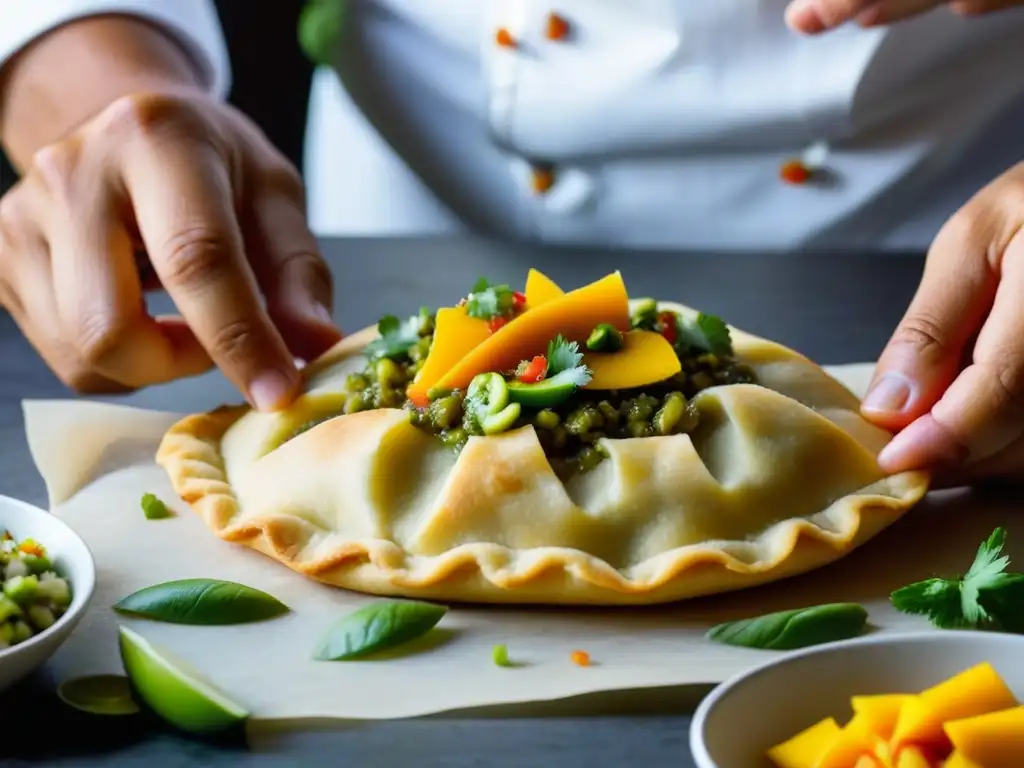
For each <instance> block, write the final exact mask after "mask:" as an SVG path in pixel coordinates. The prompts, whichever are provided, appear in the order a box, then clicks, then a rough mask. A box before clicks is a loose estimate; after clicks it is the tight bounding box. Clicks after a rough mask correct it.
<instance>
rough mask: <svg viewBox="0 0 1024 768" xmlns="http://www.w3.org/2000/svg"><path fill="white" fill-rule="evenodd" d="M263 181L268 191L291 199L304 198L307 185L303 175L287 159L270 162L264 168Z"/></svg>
mask: <svg viewBox="0 0 1024 768" xmlns="http://www.w3.org/2000/svg"><path fill="white" fill-rule="evenodd" d="M262 181H263V187H264V189H265V190H266V191H268V192H271V193H276V194H279V195H282V196H284V197H286V198H288V199H289V200H302V199H303V198H304V197H305V194H306V186H305V184H304V183H303V181H302V176H301V175H300V174H299V172H298V171H297V170H296V169H295V167H294V166H293V165H291V163H288V162H286V161H283V160H282V161H279V162H278V161H275V162H272V163H269V164H268V165H267V166H266V167H265V168H264V169H263V172H262Z"/></svg>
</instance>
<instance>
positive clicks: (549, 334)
mask: <svg viewBox="0 0 1024 768" xmlns="http://www.w3.org/2000/svg"><path fill="white" fill-rule="evenodd" d="M598 323H611V324H612V325H613V326H615V327H616V328H618V329H620V330H622V331H627V330H629V296H628V295H627V294H626V284H625V283H624V282H622V275H620V274H619V273H618V272H614V273H612V274H610V275H608V276H607V277H603V278H601V279H600V280H597V281H596V282H593V283H591V284H590V285H585V286H583V287H582V288H578V289H576V290H575V291H570V292H569V293H567V294H565V295H564V296H561V297H559V298H557V299H552V300H551V301H549V302H547V303H545V304H541V305H540V306H539V307H535V308H534V309H530V310H528V311H526V312H523V313H522V314H521V315H519V316H518V317H517V318H515V319H514V320H512V321H511V322H510V323H508V324H507V325H504V326H502V327H501V328H500V329H499V330H498V331H496V332H495V333H493V334H491V335H490V336H489V337H488V338H487V339H486V340H484V341H483V342H482V343H480V344H478V345H477V346H475V347H473V348H472V349H471V350H469V351H468V353H467V352H465V351H463V355H464V356H463V357H462V358H461V360H459V362H457V363H456V364H455V365H454V366H453V367H452V368H451V369H450V370H449V371H448V372H447V373H445V374H444V375H443V376H441V377H440V378H439V379H433V378H432V376H428V375H426V374H425V373H424V372H423V371H421V372H420V377H419V378H418V379H417V380H416V381H415V382H414V383H413V384H412V386H411V387H409V393H410V396H414V395H415V396H419V397H422V396H423V395H425V394H426V392H427V390H429V389H431V388H432V387H434V386H439V387H444V388H446V389H455V388H456V387H460V388H461V387H466V386H468V385H469V382H471V381H472V380H473V377H474V376H476V375H477V374H479V373H488V372H493V371H508V370H511V369H513V368H515V367H516V366H517V365H518V364H519V363H520V362H521V361H523V360H529V359H530V358H532V357H533V356H535V355H541V354H544V352H545V351H546V350H547V347H548V342H550V341H551V340H552V339H553V338H555V337H556V336H558V335H559V334H561V335H562V336H564V337H565V338H566V339H568V340H570V341H575V342H578V343H581V344H582V343H584V342H586V340H587V337H588V336H589V335H590V332H591V331H592V330H593V329H594V326H596V325H598ZM437 343H438V339H436V338H435V340H434V344H435V345H436V344H437ZM430 356H431V357H432V356H433V351H431V353H430ZM445 359H450V356H449V355H447V353H446V357H445ZM428 361H429V357H428ZM425 368H426V367H425V366H424V370H425ZM432 373H433V370H432Z"/></svg>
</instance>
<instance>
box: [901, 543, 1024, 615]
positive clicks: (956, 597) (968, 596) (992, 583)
mask: <svg viewBox="0 0 1024 768" xmlns="http://www.w3.org/2000/svg"><path fill="white" fill-rule="evenodd" d="M1005 543H1006V531H1005V530H1004V529H1003V528H996V529H995V531H993V532H992V535H991V536H989V537H988V539H986V540H985V541H984V542H982V544H981V546H980V547H978V552H977V554H976V555H975V558H974V562H973V563H972V564H971V567H970V568H969V569H968V571H967V573H966V574H965V575H964V576H962V577H954V578H952V579H942V578H934V579H927V580H925V581H919V582H916V583H914V584H910V585H908V586H906V587H903V588H901V589H897V590H896V591H895V592H893V593H892V595H891V596H890V600H891V601H892V604H893V606H894V607H895V608H896V610H898V611H902V612H903V613H909V614H917V615H921V616H925V617H927V618H928V620H929V621H930V622H931V623H932V624H933V625H934V626H936V627H939V628H940V629H979V630H996V631H1002V632H1012V633H1015V634H1024V574H1020V573H1008V572H1007V570H1006V569H1007V568H1008V567H1009V565H1010V558H1009V557H1007V556H1006V555H1004V554H1002V551H1003V546H1004V545H1005Z"/></svg>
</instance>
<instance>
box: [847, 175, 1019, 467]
mask: <svg viewBox="0 0 1024 768" xmlns="http://www.w3.org/2000/svg"><path fill="white" fill-rule="evenodd" d="M863 414H864V416H865V417H866V418H868V419H870V420H872V421H874V422H875V423H877V424H879V425H880V426H883V427H886V428H889V429H892V430H893V431H897V430H898V434H897V435H896V437H895V438H894V439H893V441H892V442H891V443H890V444H889V445H888V446H887V447H886V448H885V449H884V450H883V451H882V453H881V455H880V456H879V463H880V464H881V465H882V468H883V469H885V470H887V471H890V472H897V471H900V470H904V469H914V468H933V469H936V470H941V472H937V480H939V481H940V482H942V483H943V484H952V483H958V482H962V481H967V480H976V479H984V478H992V477H1009V476H1012V475H1015V474H1017V475H1021V474H1024V163H1021V164H1020V165H1018V166H1017V167H1016V168H1013V169H1012V170H1010V171H1009V172H1007V173H1006V174H1004V175H1003V176H1002V177H1000V178H998V179H996V180H995V181H994V182H992V183H991V184H990V185H989V186H988V187H986V188H985V189H983V190H982V191H981V192H979V193H978V194H977V195H976V196H975V197H974V198H973V199H971V200H970V201H969V202H968V203H967V204H966V205H965V206H964V207H963V208H962V209H960V211H958V212H957V213H956V215H954V216H953V218H952V219H950V220H949V222H948V223H947V224H946V225H945V226H944V227H943V228H942V230H941V231H940V232H939V234H938V236H937V237H936V239H935V242H934V243H933V245H932V248H931V250H930V252H929V254H928V260H927V263H926V266H925V270H924V276H923V277H922V280H921V284H920V286H919V288H918V291H917V294H916V295H915V296H914V299H913V301H912V302H911V304H910V308H909V309H908V310H907V313H906V315H905V316H904V317H903V320H902V321H901V322H900V324H899V327H898V328H897V329H896V332H895V334H894V335H893V337H892V339H891V340H890V342H889V344H888V346H887V347H886V349H885V351H884V352H883V353H882V357H881V359H880V360H879V363H878V368H877V370H876V371H875V377H874V380H873V382H872V387H871V389H870V390H869V392H868V395H867V397H866V398H865V402H864V404H863Z"/></svg>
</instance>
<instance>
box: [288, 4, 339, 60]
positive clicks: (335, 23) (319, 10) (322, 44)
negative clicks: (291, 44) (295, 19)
mask: <svg viewBox="0 0 1024 768" xmlns="http://www.w3.org/2000/svg"><path fill="white" fill-rule="evenodd" d="M345 3H346V0H307V2H306V5H305V6H304V7H303V8H302V12H301V13H300V15H299V45H300V46H301V47H302V50H303V52H304V53H305V54H306V56H307V57H309V59H310V61H312V62H313V63H314V64H318V65H320V66H329V65H330V64H331V63H332V60H333V54H334V47H335V45H337V42H338V37H339V35H340V34H341V29H342V24H343V23H344V20H345Z"/></svg>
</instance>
